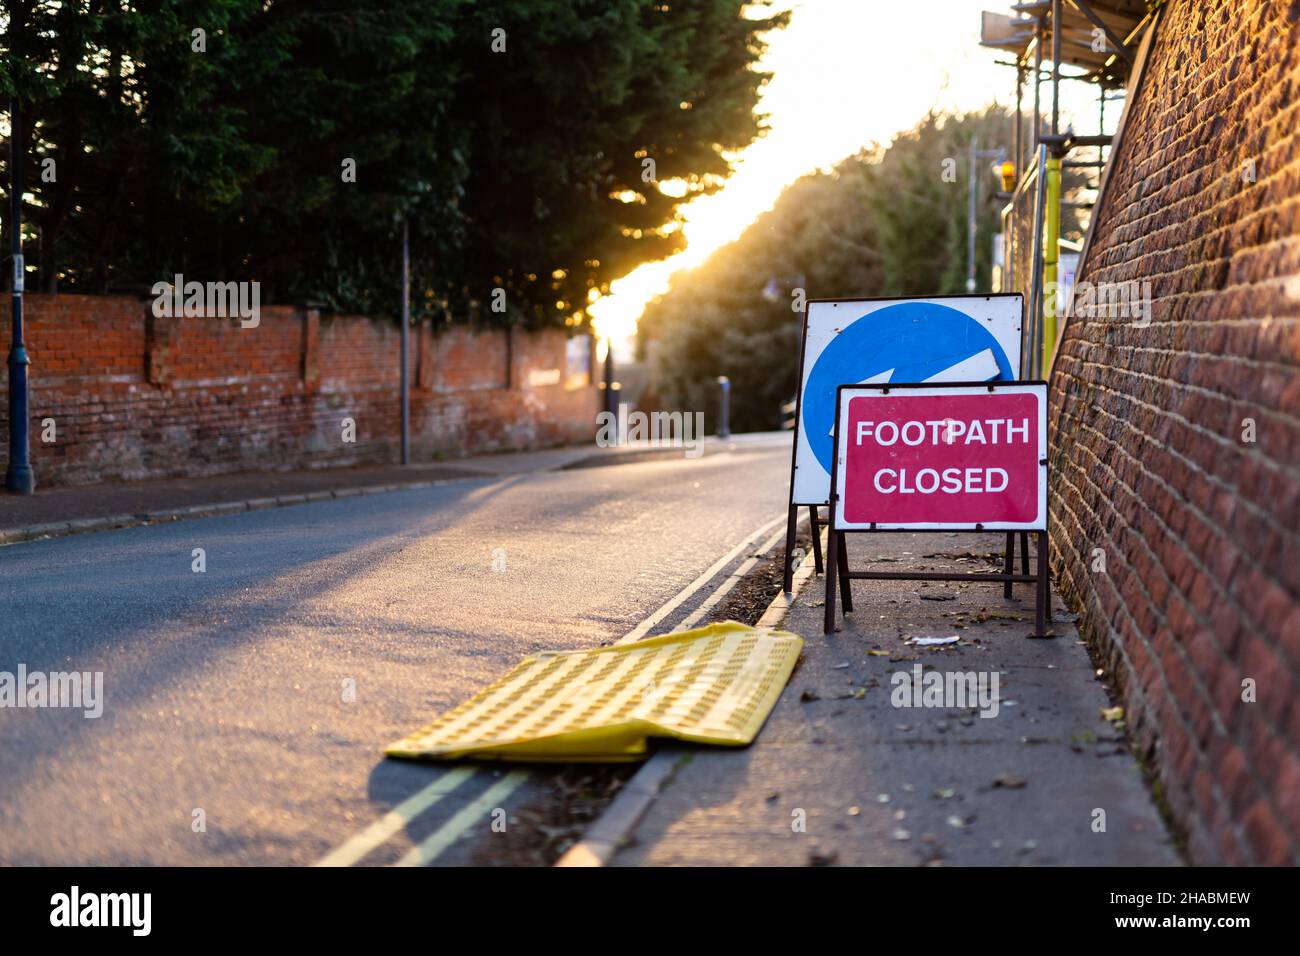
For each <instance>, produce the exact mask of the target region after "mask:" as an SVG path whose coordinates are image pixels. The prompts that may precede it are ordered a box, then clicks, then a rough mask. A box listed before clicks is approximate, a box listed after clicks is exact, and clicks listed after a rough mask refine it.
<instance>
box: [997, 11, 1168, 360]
mask: <svg viewBox="0 0 1300 956" xmlns="http://www.w3.org/2000/svg"><path fill="white" fill-rule="evenodd" d="M1161 2H1162V0H1106V2H1104V3H1103V2H1100V0H1028V2H1022V3H1016V4H1013V5H1012V7H1011V9H1012V11H1013V12H1012V13H1011V14H1001V13H992V12H989V11H985V12H984V13H983V14H982V19H981V28H980V43H981V45H982V46H985V47H989V48H991V49H995V50H1000V51H1002V52H1004V53H1010V54H1012V57H1013V59H1012V60H1011V61H999V62H1002V63H1005V64H1006V65H1008V66H1011V67H1014V68H1015V70H1016V120H1015V131H1014V140H1013V143H1014V145H1013V149H1012V153H1013V162H1014V164H1015V180H1016V187H1015V189H1014V190H1013V191H1012V192H1011V194H1010V195H1009V197H1008V202H1007V204H1006V206H1005V207H1004V208H1003V210H1002V229H1003V239H1002V249H1003V257H1004V258H1003V261H1002V262H1001V263H999V266H1000V268H999V269H996V270H995V273H996V274H999V275H1000V276H1001V280H1000V288H999V289H998V290H996V291H1001V292H1020V293H1022V294H1023V295H1024V296H1025V301H1026V303H1027V306H1026V314H1025V323H1024V331H1023V333H1022V336H1023V342H1022V345H1023V346H1024V347H1023V348H1022V351H1021V355H1022V358H1021V362H1022V368H1021V370H1020V371H1021V375H1022V377H1024V378H1041V377H1043V376H1044V375H1045V374H1046V373H1047V372H1048V371H1049V370H1050V368H1051V362H1052V356H1053V354H1054V352H1055V348H1056V344H1057V341H1058V338H1059V332H1060V323H1059V322H1058V321H1057V319H1058V314H1057V313H1058V303H1059V302H1060V300H1061V296H1060V294H1059V286H1060V283H1059V282H1058V279H1059V276H1058V274H1057V267H1058V263H1059V259H1060V243H1061V234H1060V225H1061V206H1062V200H1061V180H1062V175H1063V172H1064V171H1065V170H1068V169H1083V168H1090V169H1095V170H1097V171H1098V176H1099V180H1098V183H1097V187H1096V189H1097V199H1098V200H1099V199H1100V196H1101V193H1102V191H1103V190H1104V187H1105V180H1106V171H1107V165H1106V164H1107V162H1108V157H1109V154H1111V153H1113V146H1114V145H1115V144H1116V141H1117V138H1118V136H1120V135H1121V134H1122V131H1123V120H1124V116H1123V114H1122V115H1121V118H1120V123H1119V127H1118V129H1117V131H1116V133H1115V136H1114V137H1112V136H1109V135H1107V134H1106V132H1105V123H1106V102H1107V98H1108V95H1109V94H1110V93H1111V92H1112V91H1114V90H1126V91H1127V90H1130V89H1131V86H1132V83H1133V82H1134V80H1135V78H1136V77H1137V76H1139V75H1140V73H1141V67H1140V64H1141V62H1142V59H1143V56H1144V54H1145V48H1146V47H1145V41H1146V40H1147V38H1148V37H1149V34H1150V31H1149V29H1148V27H1149V26H1150V25H1151V24H1152V23H1153V22H1154V20H1155V16H1156V13H1157V12H1158V10H1159V8H1160V6H1161ZM1045 54H1046V55H1045ZM1045 59H1047V60H1050V63H1051V68H1050V70H1049V71H1045V70H1044V60H1045ZM1062 80H1070V81H1077V82H1085V83H1092V84H1095V85H1096V86H1097V87H1098V90H1099V95H1098V104H1099V105H1098V122H1099V128H1098V132H1097V133H1096V134H1095V135H1077V134H1076V133H1075V131H1074V130H1073V129H1072V128H1070V129H1066V130H1062V129H1061V96H1060V94H1061V81H1062ZM1027 81H1028V85H1030V86H1031V87H1032V101H1033V114H1032V115H1033V121H1032V125H1031V126H1030V132H1031V134H1032V135H1030V136H1028V137H1026V136H1025V87H1026V85H1027ZM1045 82H1046V83H1047V86H1048V92H1049V93H1050V104H1047V109H1045V108H1044V107H1045V104H1044V103H1043V86H1044V83H1045ZM1128 98H1129V97H1127V96H1126V103H1125V110H1126V112H1127V100H1128ZM1081 149H1082V150H1094V149H1095V151H1096V152H1095V158H1094V159H1088V158H1086V156H1085V157H1084V158H1078V156H1077V154H1075V151H1076V150H1081ZM1087 246H1088V243H1087V240H1086V239H1085V242H1084V246H1083V251H1082V252H1081V254H1080V258H1079V268H1082V267H1083V263H1084V258H1085V257H1086V255H1087ZM1066 308H1067V309H1068V304H1067V306H1066Z"/></svg>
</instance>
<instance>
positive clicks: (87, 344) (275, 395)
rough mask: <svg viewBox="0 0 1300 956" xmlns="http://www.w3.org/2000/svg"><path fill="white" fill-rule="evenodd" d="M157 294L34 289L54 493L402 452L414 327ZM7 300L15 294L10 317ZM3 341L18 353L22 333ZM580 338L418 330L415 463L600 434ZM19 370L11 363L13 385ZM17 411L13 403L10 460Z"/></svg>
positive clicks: (40, 467)
mask: <svg viewBox="0 0 1300 956" xmlns="http://www.w3.org/2000/svg"><path fill="white" fill-rule="evenodd" d="M151 304H152V300H141V299H137V298H128V297H113V296H80V295H59V296H42V295H32V296H28V297H27V302H26V316H27V336H26V337H27V343H28V349H29V351H30V353H31V359H32V366H31V413H32V422H31V429H32V439H31V454H32V462H33V466H34V468H35V469H36V478H37V482H38V485H39V486H40V487H48V486H51V485H57V484H75V483H84V482H93V481H100V480H103V479H138V478H152V477H164V476H180V475H207V474H217V473H220V472H229V471H241V470H249V469H281V468H292V467H299V466H305V467H324V466H332V465H351V464H362V463H379V462H388V461H394V460H396V458H397V455H398V449H399V437H398V436H399V434H400V420H401V419H400V415H401V412H400V408H399V404H398V394H399V393H398V383H399V377H400V367H399V366H400V342H399V339H400V336H399V332H398V328H397V326H396V324H394V323H393V322H389V321H374V320H371V319H368V318H364V317H357V316H321V315H318V314H316V313H315V312H312V311H305V310H301V309H294V308H289V307H267V308H263V309H262V310H261V321H260V323H259V324H258V325H257V326H256V327H255V328H249V329H244V328H241V327H240V324H239V321H238V320H237V319H215V318H156V317H154V316H153V315H152V310H151V308H150V306H151ZM9 308H10V305H9V297H8V296H7V295H4V296H0V309H2V310H3V311H0V315H3V316H5V321H6V324H7V319H8V315H9ZM3 341H4V344H5V350H7V345H8V336H7V333H6V334H5V335H4V336H3ZM584 341H585V340H584ZM566 343H567V340H566V336H565V334H564V333H563V332H562V331H558V330H556V331H548V332H541V333H522V332H513V333H507V332H505V331H500V330H493V331H483V332H475V331H473V330H470V329H466V328H454V329H452V330H450V331H447V332H443V333H440V334H437V335H435V334H432V333H431V332H430V331H429V329H428V327H427V326H426V327H421V328H420V329H419V330H418V331H416V330H413V332H412V335H411V353H410V374H411V388H412V390H411V443H412V447H413V453H414V456H415V457H416V459H417V460H418V459H420V458H428V457H431V456H432V455H434V454H435V453H445V454H447V455H450V456H456V455H460V454H467V453H473V452H482V451H496V450H503V449H516V448H536V447H541V446H545V445H553V444H559V443H563V442H572V441H579V440H587V439H590V438H591V436H592V435H593V434H594V430H595V414H596V411H597V396H596V390H595V388H594V387H593V386H592V383H591V380H590V376H589V375H585V374H584V375H580V376H570V375H569V374H568V371H569V370H568V368H567V367H566ZM556 370H558V373H559V374H558V379H559V380H558V381H557V382H554V383H552V380H554V379H555V378H556V377H557V376H556V373H555V372H556ZM7 379H8V370H7V369H3V370H0V388H5V389H7V387H8V381H7ZM0 404H3V403H0ZM6 413H7V412H6V408H4V407H0V463H3V462H4V461H5V458H6V456H7V442H8V430H9V423H8V420H7V418H6V417H5V415H6ZM47 418H52V419H54V423H55V430H56V431H55V434H56V440H55V441H54V442H49V443H47V442H44V441H42V431H43V427H42V424H41V423H42V420H44V419H47ZM345 418H351V419H352V420H353V421H354V422H355V434H356V440H355V442H345V441H343V420H344V419H345Z"/></svg>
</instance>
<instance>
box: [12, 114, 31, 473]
mask: <svg viewBox="0 0 1300 956" xmlns="http://www.w3.org/2000/svg"><path fill="white" fill-rule="evenodd" d="M22 137H23V123H22V109H21V107H20V106H19V103H18V98H17V97H15V98H14V99H12V100H11V101H10V106H9V231H10V246H11V248H12V250H13V267H14V281H13V294H12V296H11V297H10V298H11V301H12V303H13V338H12V339H11V340H10V343H9V465H8V467H7V468H6V469H5V487H6V488H7V489H9V490H10V491H13V492H16V493H18V494H20V495H30V494H31V493H32V492H33V491H35V490H36V475H35V473H34V472H33V471H32V465H31V461H30V460H29V458H28V433H27V427H28V424H29V422H28V418H29V412H28V406H27V369H28V366H30V365H31V359H29V358H28V357H27V343H26V342H25V341H24V340H23V279H24V273H23V158H24V156H23V142H22Z"/></svg>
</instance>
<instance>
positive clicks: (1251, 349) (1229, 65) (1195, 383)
mask: <svg viewBox="0 0 1300 956" xmlns="http://www.w3.org/2000/svg"><path fill="white" fill-rule="evenodd" d="M1298 104H1300V0H1235V2H1229V0H1206V2H1193V0H1174V2H1172V3H1170V4H1168V5H1167V7H1166V8H1165V10H1164V11H1163V13H1162V19H1161V22H1160V25H1159V28H1158V32H1157V34H1156V38H1155V42H1154V44H1153V45H1152V47H1151V51H1150V56H1149V60H1148V65H1147V72H1146V76H1145V80H1144V83H1143V85H1142V88H1141V89H1140V91H1139V93H1138V95H1137V97H1136V98H1135V99H1134V102H1133V103H1132V105H1131V106H1130V115H1129V120H1128V124H1127V128H1126V130H1125V133H1124V139H1123V142H1122V144H1121V145H1120V147H1119V148H1118V149H1117V151H1116V156H1115V157H1114V160H1113V166H1112V169H1111V174H1110V181H1109V184H1108V186H1107V192H1106V196H1105V198H1104V202H1103V204H1102V206H1101V207H1100V208H1099V209H1098V211H1097V223H1096V226H1095V228H1094V233H1093V236H1092V240H1091V248H1090V251H1089V252H1088V258H1087V262H1086V263H1085V264H1084V267H1083V269H1082V271H1081V273H1080V276H1079V278H1080V279H1081V280H1087V281H1090V282H1094V283H1098V282H1121V281H1129V280H1150V281H1151V283H1152V286H1151V288H1152V293H1153V308H1152V313H1151V320H1152V321H1151V324H1150V325H1149V326H1146V327H1139V326H1135V325H1134V324H1132V322H1131V320H1129V319H1122V318H1098V317H1092V318H1085V317H1083V316H1072V317H1071V318H1070V319H1069V321H1068V324H1067V326H1066V329H1065V332H1064V336H1063V340H1062V343H1061V345H1060V349H1059V353H1058V357H1057V362H1056V366H1055V369H1054V374H1053V376H1052V381H1051V401H1052V415H1053V435H1052V441H1053V461H1052V464H1053V468H1054V476H1053V483H1054V493H1055V494H1054V502H1053V509H1052V520H1053V522H1054V527H1053V531H1052V542H1053V546H1054V552H1055V554H1054V567H1055V570H1056V572H1057V574H1058V578H1059V580H1060V582H1061V584H1062V586H1063V588H1064V589H1065V590H1066V591H1067V594H1068V596H1069V597H1070V598H1071V600H1072V602H1073V603H1075V604H1076V605H1077V606H1080V607H1081V609H1082V611H1083V615H1084V617H1083V621H1084V624H1085V626H1086V632H1087V633H1088V634H1089V637H1090V640H1092V641H1093V642H1094V643H1095V644H1096V645H1097V646H1098V647H1099V649H1100V650H1101V651H1102V653H1103V654H1104V656H1105V658H1106V660H1107V661H1108V665H1107V669H1108V670H1111V671H1112V672H1113V673H1114V675H1115V676H1116V677H1117V678H1118V679H1119V682H1120V684H1121V687H1122V694H1123V698H1124V703H1125V705H1126V708H1127V713H1128V718H1129V721H1130V724H1131V726H1132V727H1133V729H1134V730H1135V731H1136V737H1137V740H1138V742H1139V744H1140V745H1141V746H1142V747H1143V748H1144V749H1146V750H1147V751H1148V752H1149V755H1150V757H1151V758H1152V765H1153V767H1154V768H1155V769H1156V772H1157V773H1158V776H1159V780H1160V782H1161V785H1162V790H1163V793H1164V794H1165V796H1166V798H1167V802H1168V805H1169V807H1170V809H1171V810H1172V812H1173V814H1174V815H1175V817H1176V818H1177V820H1178V821H1179V822H1180V823H1181V825H1182V826H1183V827H1184V828H1185V829H1186V834H1187V845H1188V850H1189V853H1190V856H1191V858H1192V859H1193V860H1194V861H1196V862H1201V863H1214V862H1220V863H1259V864H1264V863H1272V864H1280V863H1296V862H1300V601H1298V600H1297V598H1300V374H1298V372H1300V105H1298ZM1247 419H1249V420H1252V421H1253V422H1254V427H1255V441H1254V442H1250V441H1247V440H1244V437H1248V435H1247V432H1246V429H1248V428H1249V425H1248V424H1243V423H1245V422H1246V420H1247ZM1096 549H1100V550H1099V551H1098V550H1096ZM1099 555H1100V556H1101V559H1104V561H1105V570H1104V572H1103V571H1099V570H1096V569H1095V568H1096V567H1098V566H1099V565H1098V562H1099V558H1098V556H1099ZM1246 679H1251V680H1253V681H1255V684H1256V694H1257V700H1256V701H1255V702H1253V703H1250V702H1246V701H1243V683H1242V682H1243V681H1244V680H1246Z"/></svg>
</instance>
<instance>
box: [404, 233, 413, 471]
mask: <svg viewBox="0 0 1300 956" xmlns="http://www.w3.org/2000/svg"><path fill="white" fill-rule="evenodd" d="M410 359H411V230H410V226H409V224H408V223H407V221H406V217H405V216H403V217H402V464H403V465H409V464H410V463H411V372H410Z"/></svg>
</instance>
